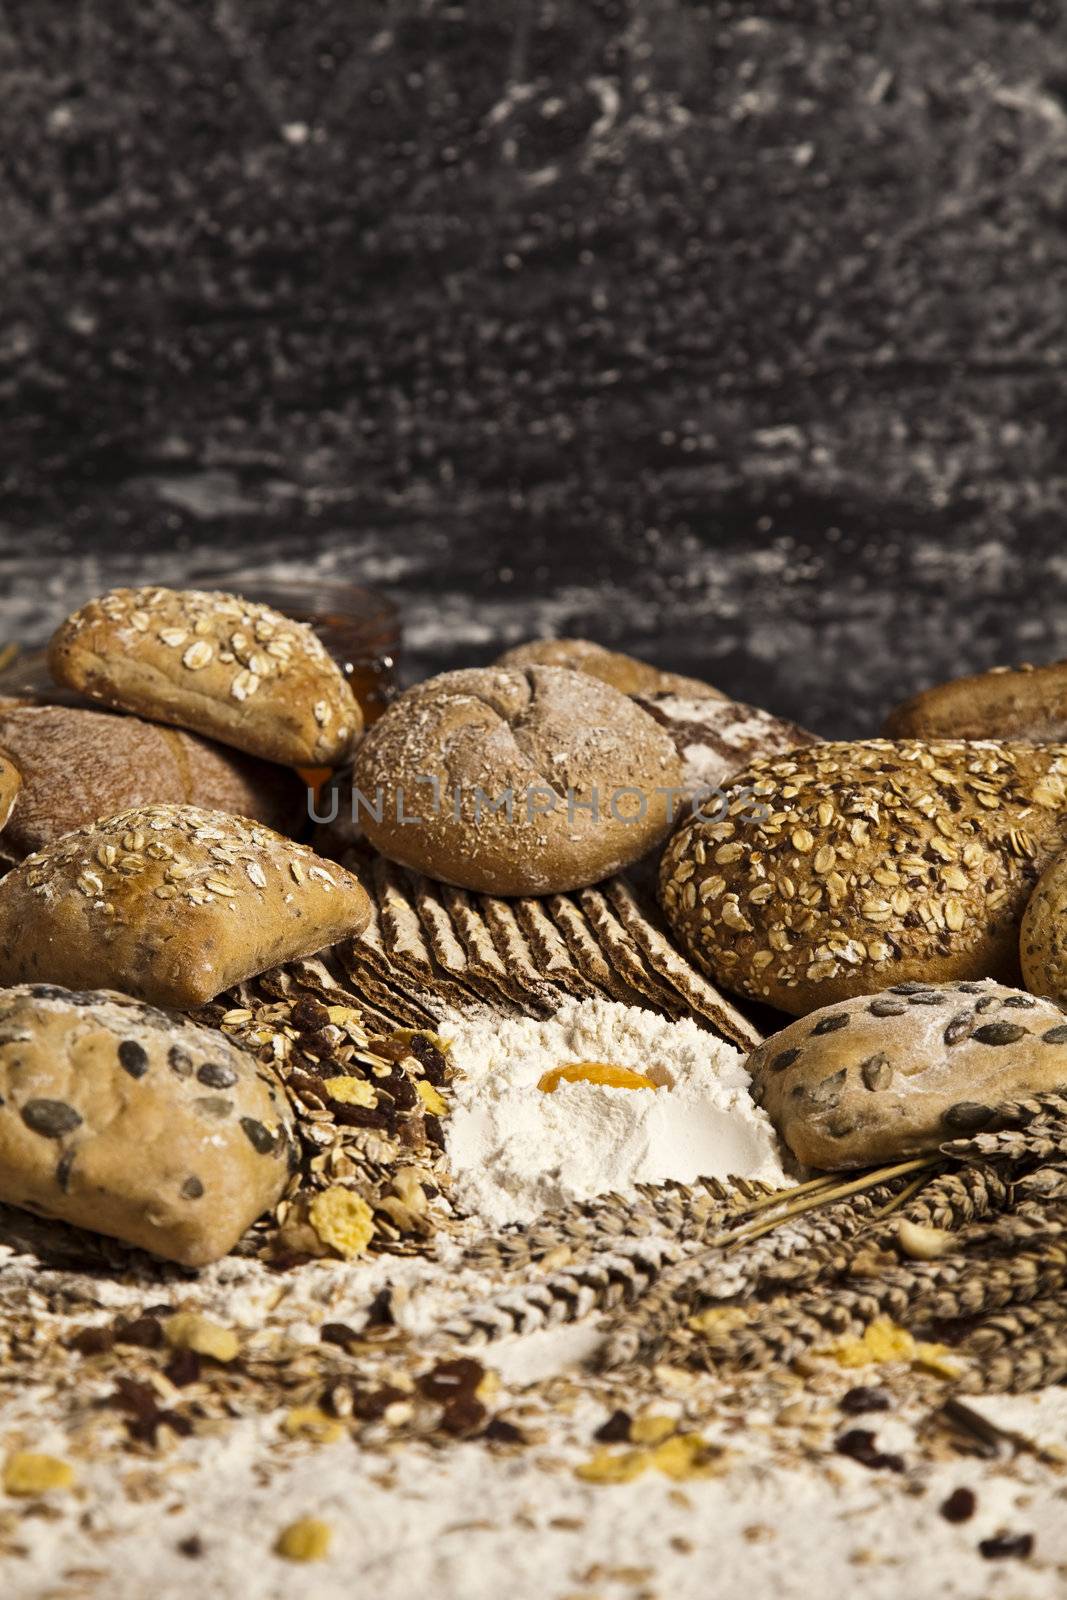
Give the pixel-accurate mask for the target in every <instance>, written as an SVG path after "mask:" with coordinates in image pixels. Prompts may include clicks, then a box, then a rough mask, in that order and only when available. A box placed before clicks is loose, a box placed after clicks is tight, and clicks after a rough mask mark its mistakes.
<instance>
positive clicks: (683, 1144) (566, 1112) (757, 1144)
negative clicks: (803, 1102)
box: [441, 998, 788, 1227]
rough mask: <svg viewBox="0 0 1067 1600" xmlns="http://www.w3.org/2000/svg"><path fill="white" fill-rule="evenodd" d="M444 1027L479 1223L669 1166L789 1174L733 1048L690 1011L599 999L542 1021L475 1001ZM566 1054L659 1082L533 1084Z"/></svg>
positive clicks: (455, 1126) (463, 1180)
mask: <svg viewBox="0 0 1067 1600" xmlns="http://www.w3.org/2000/svg"><path fill="white" fill-rule="evenodd" d="M441 1033H442V1035H443V1036H444V1037H446V1038H448V1039H450V1040H451V1041H452V1061H453V1064H454V1066H455V1068H456V1070H457V1076H456V1079H455V1082H454V1085H453V1091H452V1096H451V1113H450V1115H449V1116H448V1117H447V1118H446V1119H445V1126H446V1128H447V1141H448V1143H447V1149H448V1158H449V1165H450V1167H451V1169H452V1173H453V1178H454V1186H455V1193H456V1199H457V1200H458V1202H459V1203H460V1205H461V1206H462V1207H463V1208H464V1210H466V1211H469V1212H470V1213H471V1214H472V1215H474V1216H476V1217H479V1218H480V1219H481V1220H482V1221H483V1222H484V1223H485V1224H486V1225H487V1226H489V1227H499V1226H500V1225H502V1224H503V1223H508V1222H520V1223H527V1222H533V1221H535V1220H536V1219H537V1218H538V1217H540V1216H542V1215H543V1214H544V1213H545V1212H546V1211H550V1210H551V1209H552V1208H553V1207H555V1206H559V1205H563V1204H565V1203H566V1202H567V1201H571V1200H586V1199H590V1198H591V1197H592V1196H593V1195H598V1194H604V1193H606V1192H607V1191H608V1190H615V1191H616V1192H618V1193H619V1194H623V1195H625V1194H632V1193H633V1190H634V1186H635V1184H638V1183H663V1182H665V1181H666V1180H667V1179H668V1178H675V1179H677V1180H679V1181H680V1182H682V1183H690V1182H692V1181H693V1180H694V1179H695V1178H698V1177H701V1176H705V1177H718V1178H725V1177H729V1176H737V1177H747V1178H762V1179H765V1180H766V1181H768V1182H770V1183H774V1184H785V1183H786V1182H788V1179H787V1178H786V1176H785V1173H784V1172H783V1170H782V1166H781V1160H780V1153H779V1145H778V1141H777V1139H776V1137H775V1134H774V1130H773V1128H772V1127H771V1124H770V1121H769V1119H768V1118H767V1116H766V1115H765V1114H764V1112H763V1111H761V1110H760V1108H759V1107H758V1106H757V1105H755V1104H754V1102H753V1100H752V1097H751V1095H750V1093H749V1081H750V1080H749V1076H748V1073H747V1072H746V1071H745V1068H744V1065H743V1057H742V1056H741V1054H740V1052H739V1051H737V1050H735V1049H734V1048H733V1047H732V1046H731V1045H728V1044H725V1043H724V1042H723V1041H722V1040H720V1039H717V1038H716V1037H715V1035H714V1034H711V1033H708V1032H707V1031H706V1030H705V1029H703V1028H700V1027H698V1026H697V1025H696V1023H694V1022H689V1021H684V1022H669V1021H668V1020H667V1019H666V1018H664V1017H660V1016H657V1015H656V1013H655V1012H652V1011H644V1010H642V1009H641V1008H640V1007H638V1006H627V1005H621V1004H619V1003H617V1002H615V1001H611V1000H604V999H601V998H597V999H592V1000H574V1001H570V1002H568V1003H567V1004H566V1005H564V1006H563V1007H562V1008H561V1009H560V1010H559V1011H557V1012H556V1013H555V1015H554V1016H552V1017H550V1018H549V1019H548V1020H547V1021H539V1020H537V1019H535V1018H527V1017H521V1018H515V1019H509V1018H504V1017H501V1016H500V1015H499V1014H497V1013H495V1012H493V1013H490V1012H484V1013H475V1014H473V1015H469V1016H465V1017H462V1018H456V1019H454V1020H451V1021H450V1022H449V1023H448V1024H445V1025H442V1027H441ZM577 1062H606V1063H608V1064H609V1065H611V1066H616V1067H629V1068H630V1069H631V1070H633V1071H636V1072H641V1073H644V1074H645V1075H646V1076H650V1077H651V1078H652V1079H653V1080H654V1081H655V1082H656V1083H658V1084H660V1085H662V1087H660V1088H658V1089H656V1090H651V1089H621V1088H612V1087H609V1086H606V1085H602V1084H593V1083H582V1082H579V1083H566V1082H565V1083H561V1084H560V1085H559V1087H558V1088H557V1089H556V1090H555V1092H554V1093H551V1094H548V1093H545V1091H544V1090H541V1089H539V1088H538V1087H537V1085H538V1080H539V1079H540V1078H541V1077H542V1075H543V1074H544V1073H545V1072H546V1071H549V1070H550V1069H551V1068H553V1067H564V1066H569V1065H571V1064H573V1063H577Z"/></svg>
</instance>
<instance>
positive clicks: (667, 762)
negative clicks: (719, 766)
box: [355, 667, 682, 895]
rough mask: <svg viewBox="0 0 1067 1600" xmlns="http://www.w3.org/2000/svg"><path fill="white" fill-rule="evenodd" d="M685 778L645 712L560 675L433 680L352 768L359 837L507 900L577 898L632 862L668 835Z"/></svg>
mask: <svg viewBox="0 0 1067 1600" xmlns="http://www.w3.org/2000/svg"><path fill="white" fill-rule="evenodd" d="M681 778H682V771H681V763H680V761H679V758H678V755H677V752H676V751H675V748H674V745H673V743H672V742H671V740H670V739H669V738H668V736H667V735H666V734H665V733H664V732H663V730H662V729H661V728H659V727H657V725H656V723H655V722H654V721H653V720H652V718H651V717H650V716H648V714H647V713H646V712H644V711H642V710H641V709H640V707H639V706H636V705H635V704H634V702H633V701H632V700H630V699H628V698H627V697H626V696H625V695H623V694H620V693H619V691H618V690H617V689H612V688H611V687H610V686H609V685H608V684H605V683H601V682H599V681H598V680H597V679H596V678H591V677H588V676H587V675H586V674H584V673H580V672H570V671H567V670H566V669H564V668H561V667H528V668H526V669H524V670H520V669H517V668H512V669H508V668H503V667H487V668H475V669H471V670H468V671H461V672H446V673H443V674H442V675H441V676H440V677H437V678H430V679H428V680H427V681H426V682H425V683H420V684H417V685H416V686H415V688H413V689H409V690H408V692H407V693H406V694H404V695H401V697H400V698H399V699H398V700H396V701H395V702H394V703H393V705H391V706H390V707H389V710H388V711H387V712H386V713H385V715H384V716H383V717H382V718H381V720H380V721H379V722H377V723H375V725H374V726H373V727H372V728H371V730H370V732H369V733H368V734H367V735H366V737H365V739H364V741H363V743H362V744H361V745H360V747H359V750H358V751H357V753H356V760H355V783H356V791H357V799H358V802H359V804H360V805H361V808H362V821H363V825H364V829H365V832H366V835H367V837H368V838H369V839H370V841H371V843H372V844H373V845H375V846H376V848H377V849H378V850H380V851H381V853H382V854H383V855H384V856H387V857H388V858H389V859H390V860H392V861H397V862H399V863H400V864H401V865H403V866H407V867H414V868H416V869H417V870H418V871H420V872H425V873H426V874H427V875H428V876H430V877H433V878H441V879H444V880H445V882H447V883H454V884H459V885H460V886H461V887H462V888H466V889H476V890H479V891H480V892H482V893H484V894H500V895H537V894H552V893H556V892H559V891H562V890H564V889H575V888H579V887H581V886H583V885H585V884H590V883H596V882H597V881H598V880H599V879H601V878H605V877H608V876H610V875H611V874H612V873H613V872H617V871H619V870H620V868H622V867H624V866H627V865H629V863H630V862H632V861H636V860H637V859H638V857H639V856H642V855H644V853H645V852H646V851H647V850H649V849H651V848H652V847H653V846H654V845H655V844H657V843H658V842H659V841H660V840H661V839H662V838H663V837H664V836H665V834H666V833H667V831H668V829H669V827H670V822H671V817H672V801H673V799H674V798H675V797H676V791H677V789H678V788H679V787H680V784H681ZM509 797H510V799H509ZM591 807H593V808H595V814H594V810H592V809H590V808H591Z"/></svg>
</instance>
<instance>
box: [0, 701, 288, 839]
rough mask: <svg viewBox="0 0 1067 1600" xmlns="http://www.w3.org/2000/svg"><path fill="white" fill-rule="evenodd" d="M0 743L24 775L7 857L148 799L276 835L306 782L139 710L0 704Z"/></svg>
mask: <svg viewBox="0 0 1067 1600" xmlns="http://www.w3.org/2000/svg"><path fill="white" fill-rule="evenodd" d="M0 745H2V746H3V747H4V748H5V749H6V750H7V751H9V752H10V754H11V758H12V760H13V761H14V762H15V764H16V765H17V766H18V769H19V771H20V772H21V774H22V785H23V786H22V793H21V795H20V796H19V802H18V806H17V808H16V811H15V815H14V816H13V817H12V819H11V823H10V826H9V827H8V828H7V829H6V830H5V832H4V836H3V840H2V841H0V855H5V856H7V857H8V858H9V859H11V860H21V858H22V857H23V856H27V855H30V854H31V852H32V851H34V850H41V849H43V848H44V846H45V845H47V844H51V842H52V840H53V839H58V838H59V837H60V836H61V835H62V834H64V833H69V832H70V831H71V829H72V828H80V827H82V826H83V824H84V823H86V822H94V821H95V820H96V818H97V817H110V816H114V815H115V813H116V812H118V811H127V810H129V809H130V808H131V807H132V806H141V805H150V804H153V803H156V804H174V805H196V806H202V807H204V809H205V810H208V811H226V812H229V813H230V814H231V815H232V816H238V817H251V818H253V820H254V821H256V822H264V823H266V825H267V826H268V827H269V828H274V829H275V830H276V831H277V832H279V833H287V832H291V831H293V830H294V829H295V828H296V827H298V826H299V824H300V823H301V822H302V820H303V815H304V811H305V791H304V787H303V785H302V784H301V783H300V781H299V779H298V778H297V777H296V776H295V775H294V774H293V773H292V772H290V771H289V770H288V769H287V768H286V767H278V766H274V765H273V764H272V763H270V762H268V761H259V760H257V759H256V758H255V757H254V756H246V755H244V754H242V753H241V752H240V751H237V750H232V749H228V748H226V747H225V746H223V745H218V744H215V743H214V742H213V741H212V740H210V739H202V738H201V737H200V736H199V735H198V734H195V733H185V732H183V731H181V730H179V729H177V728H166V727H161V726H160V725H159V724H158V723H155V722H143V721H142V720H141V718H140V717H123V716H114V715H112V714H111V713H109V712H106V711H83V710H80V709H77V708H75V707H72V706H48V705H18V704H17V703H15V702H12V701H0ZM2 809H3V808H2V806H0V812H2Z"/></svg>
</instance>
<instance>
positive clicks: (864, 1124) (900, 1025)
mask: <svg viewBox="0 0 1067 1600" xmlns="http://www.w3.org/2000/svg"><path fill="white" fill-rule="evenodd" d="M747 1065H748V1069H749V1071H750V1072H751V1074H752V1090H753V1094H754V1095H755V1097H756V1099H757V1100H758V1101H759V1103H760V1104H761V1105H762V1106H763V1108H764V1110H765V1111H766V1112H767V1114H768V1116H769V1117H770V1118H771V1121H772V1122H773V1123H774V1125H775V1127H776V1128H777V1129H778V1131H779V1133H780V1134H781V1135H782V1137H783V1138H784V1140H785V1142H786V1144H787V1145H788V1146H789V1148H790V1149H791V1150H792V1152H793V1154H794V1155H795V1156H796V1157H797V1159H798V1161H802V1162H803V1163H804V1164H805V1165H806V1166H812V1167H825V1168H831V1169H832V1168H837V1167H866V1166H873V1165H876V1164H878V1163H880V1162H887V1161H895V1160H897V1159H899V1158H901V1157H904V1156H910V1155H915V1154H917V1153H919V1152H920V1151H923V1150H932V1149H936V1148H937V1146H938V1145H939V1144H942V1143H943V1142H944V1141H945V1140H946V1139H954V1138H959V1137H960V1136H961V1135H963V1134H967V1133H975V1132H977V1131H978V1130H979V1129H980V1128H982V1127H985V1126H986V1125H987V1124H988V1123H990V1122H991V1121H992V1120H993V1116H994V1113H995V1110H996V1107H997V1106H998V1105H1003V1104H1005V1103H1006V1102H1007V1101H1009V1100H1014V1099H1017V1098H1020V1097H1023V1096H1026V1095H1030V1094H1039V1093H1043V1092H1045V1091H1048V1090H1053V1089H1059V1088H1063V1087H1067V1019H1065V1017H1064V1015H1063V1012H1062V1011H1061V1010H1060V1008H1059V1007H1058V1006H1055V1005H1053V1004H1051V1002H1049V1001H1047V1000H1035V999H1034V997H1033V996H1032V995H1028V994H1023V993H1021V991H1020V990H1018V989H1009V988H1005V987H1004V986H1002V985H1001V984H998V983H991V982H988V981H985V982H974V983H972V982H964V983H948V984H939V985H936V986H935V985H933V984H922V983H902V984H897V985H894V987H893V988H891V989H887V990H886V991H885V992H884V993H882V994H880V995H877V996H872V995H863V996H860V997H859V998H857V999H853V1000H847V1001H844V1002H843V1003H841V1004H839V1005H833V1006H826V1007H824V1008H823V1009H822V1010H820V1011H814V1012H812V1013H811V1014H810V1015H809V1016H806V1017H804V1018H803V1020H802V1021H800V1022H794V1023H792V1024H791V1025H790V1026H789V1027H788V1028H784V1029H783V1030H782V1032H781V1033H776V1034H774V1035H773V1036H772V1037H771V1038H770V1039H766V1040H764V1042H763V1044H761V1045H760V1046H759V1048H758V1049H757V1050H754V1051H753V1053H752V1055H751V1056H750V1057H749V1059H748V1063H747Z"/></svg>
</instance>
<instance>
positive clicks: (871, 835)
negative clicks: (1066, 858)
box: [660, 739, 1067, 1014]
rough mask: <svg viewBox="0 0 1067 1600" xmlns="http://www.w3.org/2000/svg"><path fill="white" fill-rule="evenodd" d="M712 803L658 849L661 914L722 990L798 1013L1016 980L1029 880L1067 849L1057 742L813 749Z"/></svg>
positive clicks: (1066, 775) (750, 774)
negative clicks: (917, 986) (902, 992)
mask: <svg viewBox="0 0 1067 1600" xmlns="http://www.w3.org/2000/svg"><path fill="white" fill-rule="evenodd" d="M725 797H726V798H725V802H724V806H723V807H722V808H721V809H720V810H719V811H718V812H716V813H714V814H713V815H709V816H703V815H699V814H698V815H697V816H696V817H692V818H688V819H687V820H686V821H684V822H683V823H682V825H681V826H680V828H679V829H678V831H677V833H676V834H675V835H674V837H673V838H672V840H671V842H670V844H669V845H668V847H667V849H666V850H665V851H664V854H663V860H662V863H661V867H660V895H661V899H662V902H663V906H664V909H665V911H666V913H667V916H668V919H669V920H670V923H671V925H672V927H673V929H674V931H675V933H676V935H677V936H678V938H679V939H680V941H681V943H682V944H683V946H684V947H685V948H686V949H687V950H688V951H689V952H690V954H692V955H693V956H694V957H695V958H696V959H697V960H699V961H701V962H703V963H704V964H705V966H706V967H707V968H708V970H709V971H710V972H711V973H712V975H713V977H715V978H716V979H717V980H718V981H719V982H720V983H722V984H724V985H725V986H726V987H727V988H730V989H734V990H736V991H738V992H740V993H742V994H748V995H752V996H753V997H755V998H758V999H761V1000H769V1001H770V1002H771V1003H772V1004H773V1005H777V1006H780V1007H781V1008H782V1009H783V1010H785V1011H792V1012H795V1013H797V1014H803V1013H804V1012H806V1011H811V1010H813V1009H814V1008H815V1007H816V1006H820V1005H826V1004H827V1003H828V1002H832V1001H839V1000H844V999H846V998H848V997H849V996H852V995H861V994H866V993H868V992H872V991H876V990H878V989H881V988H884V987H887V986H888V985H889V984H892V983H898V982H901V981H903V980H906V979H916V980H919V981H921V982H930V983H933V982H940V981H945V980H949V979H953V978H956V979H959V978H967V979H971V978H984V977H994V978H999V979H1001V980H1004V981H1008V982H1011V981H1014V980H1016V979H1017V977H1018V930H1019V923H1020V921H1021V919H1022V914H1023V908H1024V906H1025V904H1026V900H1027V898H1028V896H1029V893H1030V889H1031V887H1032V885H1033V883H1034V881H1035V880H1036V878H1037V876H1038V874H1039V873H1040V872H1041V870H1042V868H1043V866H1044V865H1045V863H1046V862H1048V861H1049V859H1050V858H1051V857H1052V856H1053V855H1055V854H1056V853H1057V851H1059V850H1060V849H1062V848H1063V847H1064V845H1065V844H1067V798H1065V797H1067V746H1065V745H1048V746H1037V745H1027V744H997V743H992V742H989V743H984V744H966V743H960V742H953V741H947V740H945V741H936V742H934V743H931V744H922V743H919V742H916V741H903V742H900V743H892V742H890V741H888V740H877V739H873V740H868V741H864V742H862V743H857V744H821V745H819V744H817V745H813V746H811V747H810V748H808V749H801V750H794V751H792V752H791V753H790V754H789V755H787V756H780V757H774V758H771V759H768V760H763V761H757V762H753V763H752V765H751V766H749V767H747V768H746V769H745V770H744V771H743V772H740V773H738V774H736V775H735V777H734V778H733V779H731V781H730V783H729V784H727V785H726V786H725ZM727 807H728V808H729V814H728V815H727V814H726V808H727ZM757 808H758V809H757ZM718 816H722V817H723V820H721V821H719V820H717V818H718ZM761 817H763V818H765V820H761Z"/></svg>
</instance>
